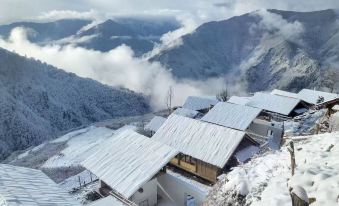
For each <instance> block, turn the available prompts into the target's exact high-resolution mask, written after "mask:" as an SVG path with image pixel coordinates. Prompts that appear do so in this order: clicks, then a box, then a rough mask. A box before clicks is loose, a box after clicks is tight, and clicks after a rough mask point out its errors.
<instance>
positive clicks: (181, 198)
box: [158, 173, 207, 206]
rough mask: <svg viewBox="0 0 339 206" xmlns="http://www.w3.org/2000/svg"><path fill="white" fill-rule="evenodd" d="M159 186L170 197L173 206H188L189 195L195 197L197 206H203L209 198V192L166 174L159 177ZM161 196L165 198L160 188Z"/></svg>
mask: <svg viewBox="0 0 339 206" xmlns="http://www.w3.org/2000/svg"><path fill="white" fill-rule="evenodd" d="M158 182H159V185H160V186H161V187H162V188H163V189H164V190H165V192H166V193H167V194H168V195H169V196H170V198H171V200H172V203H173V205H177V206H186V205H185V203H186V198H187V196H188V195H191V196H192V197H194V200H195V205H197V206H198V205H201V204H202V203H203V202H204V201H205V198H206V196H207V191H204V190H202V189H201V188H199V187H197V186H195V185H193V184H190V183H188V182H185V181H183V180H181V179H179V178H177V177H175V176H173V175H171V174H168V173H166V174H164V175H162V176H160V177H158ZM158 191H159V194H160V195H161V196H163V197H164V196H165V194H164V192H163V191H161V189H160V188H159V190H158Z"/></svg>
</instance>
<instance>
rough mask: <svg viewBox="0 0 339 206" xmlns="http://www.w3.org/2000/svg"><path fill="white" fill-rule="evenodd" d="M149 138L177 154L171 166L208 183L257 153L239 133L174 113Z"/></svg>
mask: <svg viewBox="0 0 339 206" xmlns="http://www.w3.org/2000/svg"><path fill="white" fill-rule="evenodd" d="M152 139H153V140H155V141H159V142H162V143H164V144H167V145H169V146H171V147H173V148H175V149H177V150H178V151H179V152H180V153H179V154H178V155H176V156H175V158H173V159H172V160H171V162H170V164H171V165H173V166H175V167H177V168H180V169H182V170H184V171H186V172H189V173H191V174H193V175H196V176H198V177H200V178H203V179H205V180H208V181H209V182H212V183H215V182H216V181H217V177H218V176H219V175H221V174H222V173H223V172H224V171H227V170H228V169H229V168H230V167H232V166H235V165H237V164H238V162H244V161H247V160H248V159H249V158H251V156H252V155H254V154H255V153H256V152H257V151H258V150H259V148H258V146H259V145H258V143H257V142H256V141H254V140H253V139H252V138H251V137H249V136H248V135H246V133H245V132H243V131H239V130H235V129H231V128H227V127H223V126H219V125H216V124H211V123H207V122H203V121H200V120H196V119H191V118H187V117H183V116H180V115H175V114H172V115H170V116H169V117H168V119H167V120H166V122H165V123H164V124H163V126H162V127H161V128H160V129H159V130H158V131H157V132H156V133H155V134H154V135H153V137H152Z"/></svg>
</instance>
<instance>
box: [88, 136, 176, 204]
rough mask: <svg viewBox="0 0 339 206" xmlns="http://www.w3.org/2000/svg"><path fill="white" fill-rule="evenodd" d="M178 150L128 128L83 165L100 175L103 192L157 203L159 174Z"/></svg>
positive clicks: (147, 202) (106, 143)
mask: <svg viewBox="0 0 339 206" xmlns="http://www.w3.org/2000/svg"><path fill="white" fill-rule="evenodd" d="M177 154H178V151H177V150H175V149H173V148H172V147H170V146H167V145H165V144H162V143H160V142H156V141H154V140H152V139H150V138H148V137H145V136H143V135H141V134H138V133H136V132H134V131H131V130H126V131H123V132H121V133H119V134H117V135H116V136H115V137H114V138H110V139H109V140H108V141H106V142H104V143H102V145H101V146H100V148H98V150H97V151H96V152H94V153H93V154H92V155H91V156H90V157H88V158H87V159H86V160H85V161H84V162H82V165H83V166H84V167H85V168H86V169H88V170H89V171H91V172H92V173H93V174H95V175H96V176H97V177H98V178H99V179H100V181H101V188H100V190H99V191H100V193H101V194H103V195H109V194H114V195H116V196H119V197H123V198H125V199H128V200H131V201H133V202H135V203H136V204H138V205H149V206H152V205H156V204H157V195H158V193H157V176H158V175H161V173H162V172H161V171H163V172H164V170H163V169H164V167H165V166H166V165H167V163H168V162H169V161H170V160H171V159H172V158H173V157H174V156H175V155H177Z"/></svg>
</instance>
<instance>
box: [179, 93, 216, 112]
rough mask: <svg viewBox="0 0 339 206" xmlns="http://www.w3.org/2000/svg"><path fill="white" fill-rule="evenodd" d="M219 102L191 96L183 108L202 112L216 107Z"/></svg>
mask: <svg viewBox="0 0 339 206" xmlns="http://www.w3.org/2000/svg"><path fill="white" fill-rule="evenodd" d="M218 102H219V101H218V100H217V99H216V98H215V97H214V98H212V97H196V96H189V97H187V99H186V101H185V103H184V105H183V106H182V107H183V108H186V109H191V110H195V111H198V110H202V109H208V108H210V107H211V105H212V106H214V105H216V104H217V103H218Z"/></svg>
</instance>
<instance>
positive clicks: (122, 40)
mask: <svg viewBox="0 0 339 206" xmlns="http://www.w3.org/2000/svg"><path fill="white" fill-rule="evenodd" d="M90 23H92V21H90V20H81V19H63V20H57V21H53V22H47V23H37V22H16V23H12V24H8V25H0V36H2V37H4V38H5V39H7V38H8V37H9V35H10V32H11V31H12V29H14V28H16V27H24V28H26V29H28V39H29V40H30V41H31V42H34V43H39V44H45V43H46V44H47V43H51V42H52V43H62V44H67V43H72V44H77V45H78V46H82V47H86V48H88V49H95V50H99V51H104V52H105V51H109V50H111V49H114V48H116V47H118V46H120V45H122V44H125V45H127V46H130V47H131V48H132V49H133V50H134V52H135V53H136V55H138V56H141V55H142V54H144V53H145V52H148V51H150V50H152V49H153V47H154V46H155V43H159V42H160V38H161V36H162V35H163V34H165V33H167V32H170V31H173V30H176V29H177V28H179V27H180V24H179V22H178V21H176V20H175V19H174V18H169V17H168V18H165V17H152V18H151V17H131V18H129V17H124V18H123V17H121V18H116V19H114V20H111V19H109V20H107V21H104V22H102V23H99V24H97V25H94V26H92V27H90ZM85 26H86V27H85Z"/></svg>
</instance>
